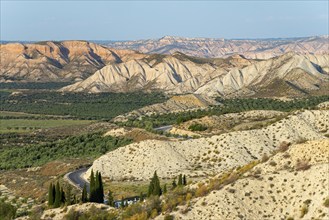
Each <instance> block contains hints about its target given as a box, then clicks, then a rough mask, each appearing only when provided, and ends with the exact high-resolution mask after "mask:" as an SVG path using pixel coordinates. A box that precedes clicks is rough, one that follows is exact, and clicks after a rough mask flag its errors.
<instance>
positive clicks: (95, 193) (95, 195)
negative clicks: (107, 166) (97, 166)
mask: <svg viewBox="0 0 329 220" xmlns="http://www.w3.org/2000/svg"><path fill="white" fill-rule="evenodd" d="M98 175H99V174H98V171H96V174H95V189H94V198H95V199H94V202H99V200H100V198H99V177H98Z"/></svg>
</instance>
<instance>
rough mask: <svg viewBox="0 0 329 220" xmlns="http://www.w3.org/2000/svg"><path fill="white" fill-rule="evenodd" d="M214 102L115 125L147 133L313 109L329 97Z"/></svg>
mask: <svg viewBox="0 0 329 220" xmlns="http://www.w3.org/2000/svg"><path fill="white" fill-rule="evenodd" d="M216 100H217V101H218V102H219V103H221V104H220V105H218V106H211V107H209V108H207V109H198V110H193V111H184V112H175V113H168V114H161V115H159V114H153V115H149V116H143V117H141V118H140V117H135V118H134V117H131V118H128V120H127V121H125V122H118V123H117V124H118V125H121V126H128V127H139V128H145V129H147V130H149V131H152V129H153V128H156V127H160V126H165V125H173V124H181V123H183V122H186V121H190V120H192V119H196V118H202V117H205V116H212V115H217V116H219V115H223V114H227V113H239V112H244V111H250V110H276V111H283V112H290V111H295V110H299V109H315V108H316V106H317V105H318V104H320V103H322V102H325V101H329V95H324V96H311V97H306V98H299V99H293V100H289V101H283V100H277V99H270V98H234V99H222V98H217V99H216ZM197 129H199V128H197ZM201 129H204V128H201Z"/></svg>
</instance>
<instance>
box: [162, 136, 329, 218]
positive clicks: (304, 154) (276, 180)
mask: <svg viewBox="0 0 329 220" xmlns="http://www.w3.org/2000/svg"><path fill="white" fill-rule="evenodd" d="M328 154H329V140H328V139H327V140H321V141H310V142H307V143H305V144H298V145H293V146H291V147H290V149H289V150H288V151H287V152H283V153H278V154H277V155H275V156H274V157H273V158H271V159H270V160H269V161H268V162H266V163H264V164H259V165H257V166H256V167H254V168H253V169H252V170H251V171H250V172H249V174H246V175H245V177H244V178H242V179H239V180H237V181H236V182H235V183H234V184H232V185H228V186H225V187H224V188H223V189H221V190H217V191H212V192H210V193H209V194H208V195H207V196H205V197H202V198H197V199H195V200H192V201H191V206H190V208H189V211H188V212H187V213H186V214H181V212H180V211H178V212H176V213H174V215H175V219H207V220H208V219H214V220H215V219H216V220H217V219H288V218H289V217H290V218H291V219H329V207H328V206H327V207H326V206H325V205H324V202H325V200H329V193H328V192H329V178H328V170H329V158H328ZM298 161H309V162H308V165H309V166H310V168H309V167H306V166H304V168H303V167H301V165H300V163H301V162H298ZM274 164H276V165H274ZM253 173H257V175H254V174H253ZM160 219H161V218H160Z"/></svg>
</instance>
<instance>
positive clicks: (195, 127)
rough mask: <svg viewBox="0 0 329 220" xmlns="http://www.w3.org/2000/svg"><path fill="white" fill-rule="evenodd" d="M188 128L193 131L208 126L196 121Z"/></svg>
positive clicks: (201, 129) (203, 129)
mask: <svg viewBox="0 0 329 220" xmlns="http://www.w3.org/2000/svg"><path fill="white" fill-rule="evenodd" d="M188 129H189V130H191V131H205V130H207V129H208V127H207V126H204V125H202V124H199V123H195V124H193V125H190V126H189V127H188Z"/></svg>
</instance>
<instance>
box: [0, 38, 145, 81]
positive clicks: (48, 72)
mask: <svg viewBox="0 0 329 220" xmlns="http://www.w3.org/2000/svg"><path fill="white" fill-rule="evenodd" d="M138 56H140V55H139V54H138V53H136V52H134V51H129V50H116V49H109V48H107V47H104V46H100V45H97V44H94V43H89V42H86V41H63V42H54V41H47V42H37V43H31V44H22V43H7V44H1V45H0V58H1V63H0V81H11V80H12V81H19V80H23V81H74V80H81V79H85V78H87V77H88V76H90V75H92V74H93V73H94V72H95V71H97V70H99V69H101V68H103V67H104V66H106V65H108V64H111V63H121V62H123V61H127V60H129V59H130V58H135V57H138ZM142 56H143V55H142Z"/></svg>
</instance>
